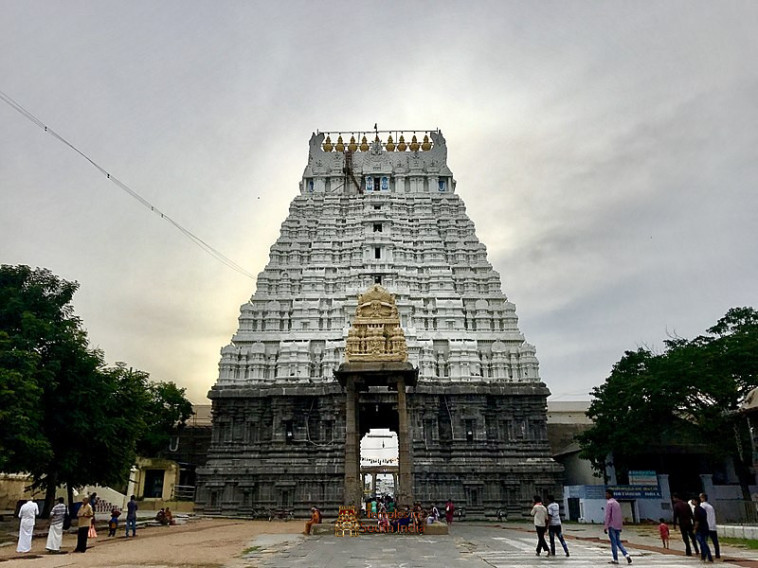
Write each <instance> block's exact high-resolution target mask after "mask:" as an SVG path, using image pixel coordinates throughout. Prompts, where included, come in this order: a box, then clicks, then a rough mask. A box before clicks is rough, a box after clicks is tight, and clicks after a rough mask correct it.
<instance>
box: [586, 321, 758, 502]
mask: <svg viewBox="0 0 758 568" xmlns="http://www.w3.org/2000/svg"><path fill="white" fill-rule="evenodd" d="M665 346H666V348H665V351H664V352H663V353H660V354H654V353H652V352H651V351H649V350H647V349H638V350H637V351H627V352H626V353H625V354H624V356H623V357H622V358H621V360H620V361H619V362H618V363H616V364H615V365H614V367H613V369H612V371H611V374H610V376H609V377H608V379H607V380H606V381H605V383H603V384H602V385H600V386H598V387H595V388H594V389H593V390H592V395H593V400H592V402H591V404H590V408H589V410H588V412H587V414H588V416H589V417H590V418H592V420H593V426H592V427H591V428H590V429H589V430H587V431H586V432H584V433H583V434H581V435H580V436H579V442H580V444H581V446H582V455H583V457H585V458H587V459H589V460H590V462H591V463H592V465H593V467H594V468H595V469H596V470H597V471H598V472H601V473H604V472H605V465H606V460H607V459H608V456H610V455H611V454H612V455H613V461H614V464H615V465H616V468H617V470H621V471H624V470H625V469H627V468H628V466H629V464H631V463H632V462H633V460H634V458H635V457H638V456H640V455H642V454H646V453H649V452H650V451H651V450H656V449H658V450H659V451H660V450H662V448H663V447H665V446H666V445H667V444H671V443H674V442H676V443H691V444H701V445H704V446H705V447H707V449H708V451H709V453H710V454H711V455H713V456H718V457H721V458H731V459H733V461H734V465H735V470H736V471H737V474H738V476H739V478H740V484H741V485H742V488H743V493H744V494H745V495H746V496H747V497H746V498H747V499H748V500H749V491H748V484H749V481H750V480H749V477H750V472H749V467H750V464H749V461H750V455H749V451H748V448H749V447H750V439H749V432H748V431H747V428H746V424H745V421H744V420H743V419H742V418H741V417H740V416H739V414H738V413H737V409H738V407H739V404H740V403H741V401H742V400H744V398H745V396H746V395H747V393H748V392H750V390H751V389H752V388H754V387H756V386H758V312H756V311H755V310H754V309H752V308H733V309H731V310H729V311H728V312H727V313H726V315H725V316H724V317H723V318H721V319H720V320H719V321H718V322H717V324H716V325H715V326H713V327H712V328H710V329H708V331H707V333H706V334H705V335H701V336H698V337H696V338H694V339H692V340H687V339H682V338H675V339H670V340H668V341H666V342H665Z"/></svg>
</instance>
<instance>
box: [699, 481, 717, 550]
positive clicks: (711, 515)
mask: <svg viewBox="0 0 758 568" xmlns="http://www.w3.org/2000/svg"><path fill="white" fill-rule="evenodd" d="M700 506H701V507H702V508H703V509H705V516H706V518H707V519H708V536H709V537H711V542H713V550H714V552H715V553H716V558H721V550H719V536H718V534H717V533H716V510H715V509H714V508H713V505H711V504H710V503H709V502H708V495H706V494H705V493H701V494H700Z"/></svg>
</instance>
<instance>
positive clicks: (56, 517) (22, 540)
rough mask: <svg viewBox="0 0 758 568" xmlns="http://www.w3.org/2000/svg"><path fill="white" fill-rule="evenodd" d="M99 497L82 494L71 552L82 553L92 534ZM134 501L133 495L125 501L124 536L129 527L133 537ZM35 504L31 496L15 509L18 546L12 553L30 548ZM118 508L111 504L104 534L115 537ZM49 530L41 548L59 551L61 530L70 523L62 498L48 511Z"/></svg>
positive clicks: (135, 529)
mask: <svg viewBox="0 0 758 568" xmlns="http://www.w3.org/2000/svg"><path fill="white" fill-rule="evenodd" d="M98 501H99V499H98V497H97V493H93V494H92V495H90V496H88V497H83V498H82V501H81V504H80V505H79V508H78V510H77V511H76V518H77V531H76V548H74V552H86V551H87V541H88V540H89V538H91V537H96V536H97V532H96V530H95V506H96V505H97V503H98ZM137 509H138V506H137V501H136V497H135V496H134V495H132V496H131V499H130V501H129V503H128V504H127V514H126V536H129V531H130V529H131V531H132V536H137ZM39 514H40V512H39V507H38V505H37V503H35V502H34V501H33V500H32V499H29V500H28V501H27V502H26V503H24V504H23V505H22V506H21V508H20V509H19V512H18V516H19V519H21V523H20V526H19V531H18V546H17V547H16V552H21V553H24V552H30V551H31V549H32V534H33V532H34V525H35V521H36V518H37V517H38V516H39ZM120 515H121V511H120V510H119V509H118V508H116V507H114V508H112V509H111V518H110V521H109V522H108V536H115V535H116V529H117V528H118V517H119V516H120ZM49 523H50V525H49V529H48V533H47V542H46V543H45V548H46V549H47V551H48V552H50V553H51V554H57V553H60V552H61V544H62V543H63V531H64V530H67V529H68V528H69V527H70V526H71V515H70V514H69V510H68V507H66V504H65V502H64V499H63V497H58V498H57V499H56V503H55V505H54V506H53V508H52V509H51V510H50V519H49Z"/></svg>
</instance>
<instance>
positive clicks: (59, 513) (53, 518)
mask: <svg viewBox="0 0 758 568" xmlns="http://www.w3.org/2000/svg"><path fill="white" fill-rule="evenodd" d="M67 513H68V509H66V505H65V504H64V502H63V497H58V502H57V503H56V504H55V506H54V507H53V508H52V509H51V510H50V528H49V529H48V532H47V544H45V548H46V549H47V551H48V552H51V553H53V554H57V553H59V552H60V551H61V543H62V542H63V521H64V519H65V518H66V514H67Z"/></svg>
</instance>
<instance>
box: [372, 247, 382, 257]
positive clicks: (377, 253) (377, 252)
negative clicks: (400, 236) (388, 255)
mask: <svg viewBox="0 0 758 568" xmlns="http://www.w3.org/2000/svg"><path fill="white" fill-rule="evenodd" d="M374 258H382V249H381V248H379V247H376V248H374Z"/></svg>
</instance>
